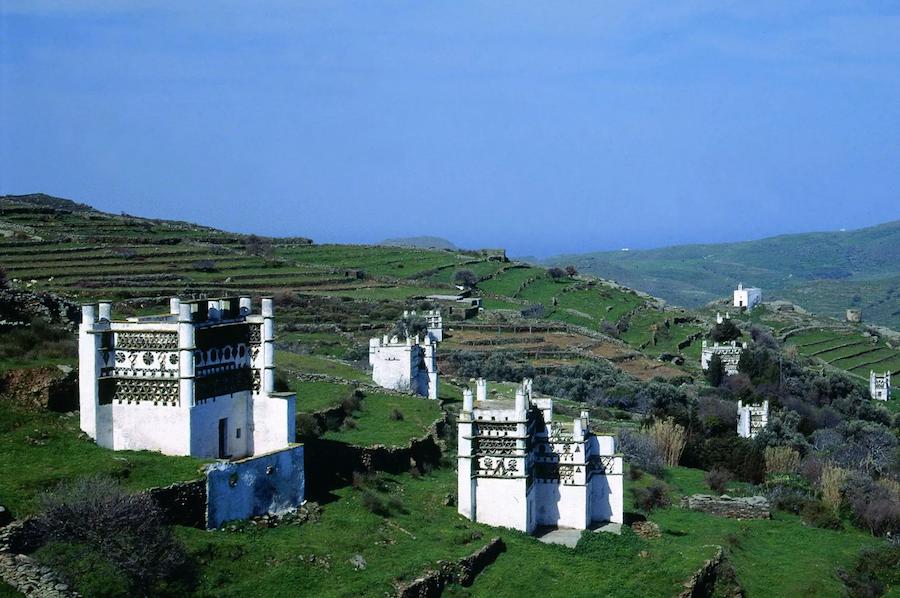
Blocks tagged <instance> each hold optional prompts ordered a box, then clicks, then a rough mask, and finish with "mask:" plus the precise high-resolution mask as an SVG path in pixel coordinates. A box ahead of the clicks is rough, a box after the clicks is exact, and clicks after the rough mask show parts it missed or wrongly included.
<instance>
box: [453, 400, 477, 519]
mask: <svg viewBox="0 0 900 598" xmlns="http://www.w3.org/2000/svg"><path fill="white" fill-rule="evenodd" d="M472 428H473V426H472V391H471V390H469V389H468V388H466V389H465V390H463V409H462V411H461V412H460V414H459V421H458V423H457V426H456V429H457V459H456V464H457V479H456V494H457V497H456V502H457V511H458V512H459V514H460V515H463V516H464V517H468V518H469V519H471V520H472V521H475V520H476V507H477V504H476V493H475V487H476V480H475V477H474V476H473V473H474V471H473V468H472V459H473V457H472V431H473V430H472Z"/></svg>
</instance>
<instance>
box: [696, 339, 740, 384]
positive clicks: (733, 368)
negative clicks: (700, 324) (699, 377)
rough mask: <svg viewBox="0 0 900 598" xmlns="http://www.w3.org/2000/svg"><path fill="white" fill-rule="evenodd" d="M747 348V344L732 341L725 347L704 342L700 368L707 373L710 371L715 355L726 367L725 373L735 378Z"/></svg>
mask: <svg viewBox="0 0 900 598" xmlns="http://www.w3.org/2000/svg"><path fill="white" fill-rule="evenodd" d="M746 348H747V343H741V344H738V342H737V341H731V342H730V343H726V344H724V345H720V344H719V343H713V344H712V345H710V344H709V343H707V342H706V341H703V347H702V350H701V352H700V367H701V368H702V369H703V371H704V372H705V371H706V370H708V369H709V360H710V359H712V356H713V355H718V356H719V359H721V360H722V365H723V366H724V367H725V373H726V374H728V375H729V376H733V375H735V374H737V373H738V362H739V361H740V360H741V353H743V352H744V349H746Z"/></svg>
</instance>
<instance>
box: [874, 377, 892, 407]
mask: <svg viewBox="0 0 900 598" xmlns="http://www.w3.org/2000/svg"><path fill="white" fill-rule="evenodd" d="M869 394H870V395H872V398H873V399H875V400H876V401H889V400H890V399H891V373H890V372H884V373H883V374H876V373H875V372H873V371H872V370H869Z"/></svg>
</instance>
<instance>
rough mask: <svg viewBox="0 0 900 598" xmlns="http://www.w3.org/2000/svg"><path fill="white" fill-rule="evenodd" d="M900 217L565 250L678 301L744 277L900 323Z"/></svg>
mask: <svg viewBox="0 0 900 598" xmlns="http://www.w3.org/2000/svg"><path fill="white" fill-rule="evenodd" d="M898 241H900V221H894V222H887V223H884V224H881V225H878V226H872V227H868V228H862V229H859V230H852V231H837V232H822V233H805V234H792V235H781V236H778V237H771V238H768V239H760V240H755V241H746V242H737V243H718V244H706V245H682V246H677V247H666V248H661V249H648V250H632V251H603V252H596V253H586V254H582V255H567V256H559V257H557V258H552V259H550V260H547V263H548V264H554V265H565V264H574V265H575V266H577V267H578V268H579V269H580V270H582V271H584V272H589V273H591V274H595V275H597V276H604V277H608V278H613V279H615V280H617V281H619V282H621V283H623V284H626V285H628V286H630V287H633V288H635V289H640V290H643V291H646V292H648V293H652V294H653V295H655V296H657V297H662V298H664V299H666V300H667V301H671V302H672V303H675V304H678V305H683V306H686V307H691V308H697V307H700V306H702V305H703V304H705V303H706V302H708V301H711V300H713V299H715V298H716V297H721V296H723V295H724V294H726V293H728V291H729V289H731V288H733V287H734V285H735V284H737V283H738V282H739V281H743V282H744V283H752V284H753V285H754V286H760V287H762V288H763V289H764V292H765V293H766V296H767V297H768V298H777V299H786V300H790V301H793V302H795V303H798V304H800V305H802V306H803V307H804V308H806V309H808V310H810V311H813V312H815V313H819V314H822V315H826V316H831V317H836V318H839V317H842V315H843V313H844V310H845V309H847V308H850V307H859V308H862V309H863V312H864V314H866V317H867V318H868V319H869V321H871V322H875V323H878V324H881V325H883V326H890V327H893V328H900V283H898V275H900V271H898V263H900V249H898V247H900V243H898Z"/></svg>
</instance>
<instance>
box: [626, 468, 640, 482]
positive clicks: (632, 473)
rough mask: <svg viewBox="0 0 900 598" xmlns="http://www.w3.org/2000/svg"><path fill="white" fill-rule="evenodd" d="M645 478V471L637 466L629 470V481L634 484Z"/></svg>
mask: <svg viewBox="0 0 900 598" xmlns="http://www.w3.org/2000/svg"><path fill="white" fill-rule="evenodd" d="M642 477H644V470H643V469H641V468H640V467H638V466H636V465H631V466H630V467H629V468H628V479H629V480H631V481H632V482H636V481H638V480H639V479H641V478H642Z"/></svg>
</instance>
